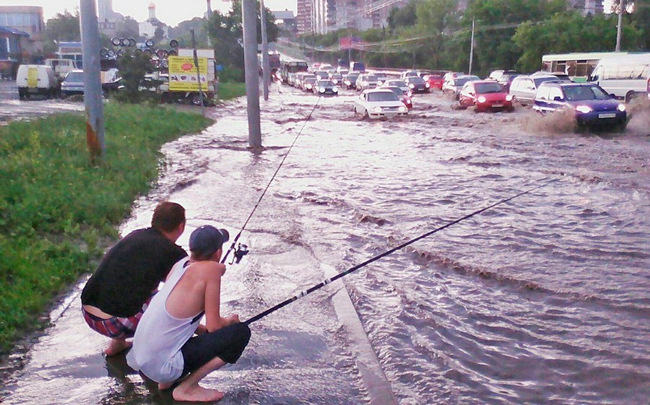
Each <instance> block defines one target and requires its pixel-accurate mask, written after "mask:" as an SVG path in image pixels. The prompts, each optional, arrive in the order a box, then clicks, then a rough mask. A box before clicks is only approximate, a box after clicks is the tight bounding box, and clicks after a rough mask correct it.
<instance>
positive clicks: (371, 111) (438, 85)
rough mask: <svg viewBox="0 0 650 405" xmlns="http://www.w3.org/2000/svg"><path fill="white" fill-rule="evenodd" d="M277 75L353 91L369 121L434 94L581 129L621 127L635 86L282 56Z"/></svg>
mask: <svg viewBox="0 0 650 405" xmlns="http://www.w3.org/2000/svg"><path fill="white" fill-rule="evenodd" d="M274 79H276V80H277V81H278V82H280V83H282V84H284V85H287V86H292V87H294V88H296V89H298V90H300V91H301V92H304V93H307V94H314V95H318V96H323V97H326V96H327V97H332V96H334V97H335V96H339V95H341V96H343V95H345V96H348V97H349V96H354V98H353V100H354V101H353V102H350V101H349V100H347V101H346V102H349V103H351V104H353V106H352V107H351V108H350V110H351V111H352V112H353V113H354V115H355V116H359V117H362V118H367V119H377V118H392V117H396V116H407V115H408V114H409V113H413V112H414V110H422V109H426V108H427V105H428V104H430V102H431V100H432V98H431V97H434V99H437V101H438V102H444V103H446V104H447V105H448V106H449V107H450V109H451V110H457V111H458V110H470V111H474V112H476V113H504V114H508V113H512V112H514V111H515V110H523V111H524V112H527V111H529V112H534V113H535V115H537V116H538V117H539V118H541V117H546V118H545V119H547V120H551V121H552V120H554V119H555V118H557V119H562V120H566V117H567V114H568V115H569V116H571V118H572V120H573V124H574V126H575V127H576V128H577V129H580V130H592V129H597V130H601V129H604V130H606V131H611V132H623V131H625V129H626V126H627V124H628V122H629V121H630V118H631V115H630V114H629V112H628V106H629V105H630V103H634V102H636V101H637V100H636V99H634V98H633V97H631V96H634V95H635V93H633V92H632V93H630V92H628V94H626V95H623V97H618V95H617V94H614V93H610V92H608V91H606V90H605V89H603V87H601V86H600V85H599V84H597V83H593V82H577V81H574V80H572V78H571V77H569V76H568V75H567V74H564V73H561V72H554V73H549V72H547V71H538V72H534V73H531V74H521V73H518V72H515V71H509V70H495V71H493V72H491V73H490V74H489V76H488V77H485V78H481V77H479V76H476V75H468V74H464V73H462V72H452V71H443V70H435V71H434V70H399V69H386V68H380V69H371V68H368V69H366V67H365V66H364V64H363V63H361V62H351V63H350V64H349V66H348V65H347V64H345V65H342V64H339V66H336V67H335V66H332V65H330V64H325V63H313V64H311V65H309V64H308V63H307V62H305V61H296V60H292V61H282V62H281V67H280V69H278V70H277V71H276V72H275V74H274ZM642 86H643V87H644V88H643V89H641V90H642V91H643V93H641V92H639V93H638V94H643V96H642V97H638V98H643V99H644V100H642V102H643V103H645V104H644V106H643V107H641V110H644V111H643V112H645V113H647V111H645V109H647V103H648V101H647V100H648V99H650V96H647V97H648V98H646V94H648V93H649V92H648V91H647V89H648V88H650V79H648V80H645V79H644V80H643V83H642ZM426 95H429V97H422V96H426ZM630 95H631V96H630ZM420 97H422V98H420ZM418 99H420V100H418ZM424 100H427V102H425V103H424V105H421V106H419V104H420V103H421V101H424ZM637 104H638V103H637ZM418 107H421V108H418Z"/></svg>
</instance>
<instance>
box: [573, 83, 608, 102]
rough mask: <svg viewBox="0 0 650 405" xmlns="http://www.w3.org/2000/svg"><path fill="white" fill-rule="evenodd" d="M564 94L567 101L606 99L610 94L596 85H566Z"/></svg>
mask: <svg viewBox="0 0 650 405" xmlns="http://www.w3.org/2000/svg"><path fill="white" fill-rule="evenodd" d="M564 96H565V97H566V99H567V100H569V101H579V100H607V99H609V98H610V96H609V95H608V94H607V93H605V92H604V91H603V90H601V89H600V88H599V87H596V86H567V87H565V88H564Z"/></svg>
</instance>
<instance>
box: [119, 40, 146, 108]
mask: <svg viewBox="0 0 650 405" xmlns="http://www.w3.org/2000/svg"><path fill="white" fill-rule="evenodd" d="M118 64H119V69H120V75H121V76H122V80H123V81H124V88H125V89H124V92H123V93H118V96H119V98H120V100H121V101H126V102H129V103H138V102H140V101H142V98H143V97H144V94H145V93H147V92H141V91H140V84H141V83H142V82H143V80H144V76H145V75H146V74H147V72H150V71H151V70H153V66H152V65H151V58H150V57H149V56H148V55H147V54H145V53H144V52H132V51H127V52H126V53H125V54H124V55H123V56H122V57H120V58H119V60H118Z"/></svg>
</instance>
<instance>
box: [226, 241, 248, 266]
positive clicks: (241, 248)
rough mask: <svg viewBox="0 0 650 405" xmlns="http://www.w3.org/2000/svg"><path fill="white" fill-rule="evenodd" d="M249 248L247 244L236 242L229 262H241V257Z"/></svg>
mask: <svg viewBox="0 0 650 405" xmlns="http://www.w3.org/2000/svg"><path fill="white" fill-rule="evenodd" d="M249 252H250V250H248V245H242V244H241V243H238V244H237V247H236V248H235V251H234V252H233V257H232V259H231V260H230V264H231V265H232V264H233V263H234V264H239V262H241V259H243V258H244V256H246V255H247V254H248V253H249Z"/></svg>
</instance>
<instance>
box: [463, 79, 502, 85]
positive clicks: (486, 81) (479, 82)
mask: <svg viewBox="0 0 650 405" xmlns="http://www.w3.org/2000/svg"><path fill="white" fill-rule="evenodd" d="M467 83H472V84H491V83H494V84H498V85H499V86H501V83H498V82H495V81H494V80H472V81H469V82H467Z"/></svg>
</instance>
